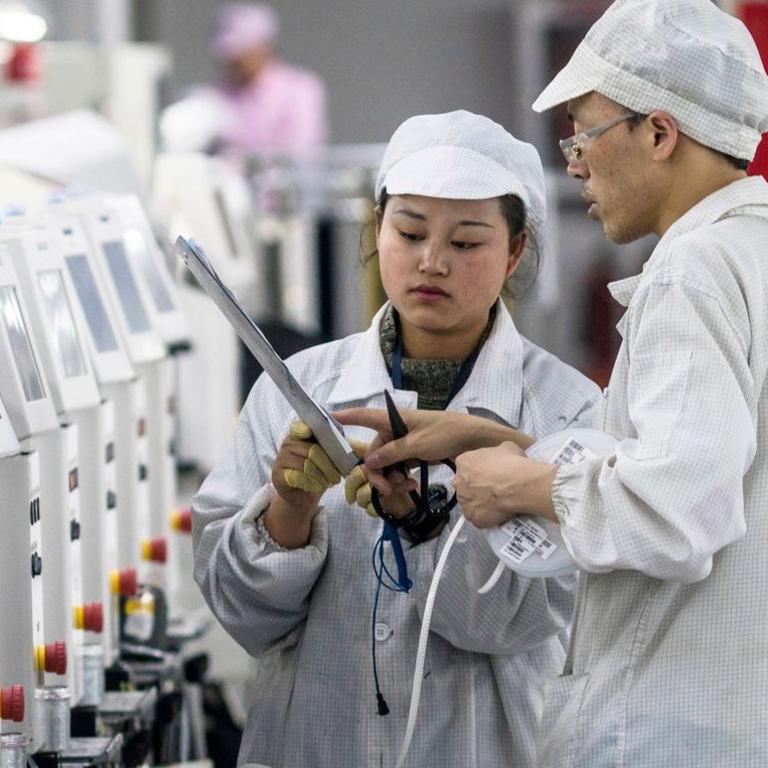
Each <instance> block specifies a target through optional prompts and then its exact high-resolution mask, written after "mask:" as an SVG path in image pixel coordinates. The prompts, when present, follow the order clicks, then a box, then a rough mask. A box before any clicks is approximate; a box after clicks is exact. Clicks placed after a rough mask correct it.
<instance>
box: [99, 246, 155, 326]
mask: <svg viewBox="0 0 768 768" xmlns="http://www.w3.org/2000/svg"><path fill="white" fill-rule="evenodd" d="M102 247H103V248H104V255H105V256H106V257H107V265H108V266H109V271H110V272H111V273H112V282H113V283H114V284H115V288H116V289H117V295H118V298H119V299H120V304H121V306H122V308H123V314H124V315H125V319H126V322H127V323H128V329H129V330H130V332H131V333H132V334H136V333H146V332H147V331H150V330H151V329H152V328H151V326H150V324H149V318H148V317H147V311H146V309H144V305H143V304H142V302H141V296H140V295H139V288H138V286H137V285H136V281H135V280H134V279H133V272H131V268H130V266H128V258H127V257H126V255H125V248H123V244H122V243H121V242H120V241H119V240H112V241H110V242H108V243H102Z"/></svg>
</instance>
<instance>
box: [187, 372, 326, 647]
mask: <svg viewBox="0 0 768 768" xmlns="http://www.w3.org/2000/svg"><path fill="white" fill-rule="evenodd" d="M290 421H291V411H290V408H288V407H287V406H286V404H285V401H284V399H283V398H282V395H280V393H279V392H277V390H276V388H275V386H274V385H273V384H272V382H271V381H270V380H269V379H268V378H267V377H266V376H262V377H261V378H260V379H259V380H258V381H257V383H256V384H255V386H254V387H253V389H252V390H251V394H250V396H249V398H248V401H247V402H246V404H245V406H244V407H243V410H242V413H241V414H240V420H239V422H238V426H237V432H236V435H235V441H234V444H233V446H232V447H231V448H230V450H229V452H228V453H227V455H226V456H225V458H224V459H223V460H222V461H221V463H220V464H219V465H218V466H217V467H216V468H215V469H214V470H213V472H211V474H210V475H209V476H208V478H207V479H206V480H205V482H204V483H203V485H202V487H201V489H200V491H199V492H198V494H197V495H196V496H195V499H194V502H193V506H192V511H193V541H194V575H195V581H196V582H197V584H198V586H199V587H200V589H201V591H202V593H203V596H204V597H205V600H206V602H207V603H208V605H209V606H210V608H211V610H212V611H213V613H214V615H215V616H216V618H217V619H218V620H219V622H220V623H221V625H222V626H223V627H224V629H225V630H226V631H227V632H228V633H229V634H230V635H231V636H232V637H233V638H234V639H235V640H236V641H237V642H238V643H239V644H240V645H241V646H242V647H243V648H244V649H245V650H246V651H247V652H248V653H250V654H251V655H253V656H257V655H259V654H262V653H265V652H267V651H268V650H270V649H271V648H272V647H273V646H274V644H275V643H277V642H278V641H281V640H282V641H283V642H290V640H291V639H292V635H291V633H292V631H293V630H295V629H296V628H297V627H299V626H300V624H301V623H302V622H303V620H304V619H305V617H306V614H307V607H308V598H309V595H310V592H311V591H312V587H313V586H314V584H315V581H316V580H317V578H318V576H319V574H320V572H321V570H322V568H323V564H324V563H325V557H326V553H327V529H326V525H325V521H324V517H323V514H322V512H321V513H320V514H318V516H317V517H316V518H315V520H314V522H313V527H312V534H311V537H310V542H309V544H308V545H307V546H306V547H302V548H300V549H294V550H285V549H283V548H282V547H279V546H278V545H276V544H275V543H274V542H273V541H272V540H271V538H270V537H269V536H268V535H267V534H266V531H265V530H264V528H263V527H262V526H260V525H259V524H258V519H259V517H260V515H261V514H262V513H263V512H264V510H265V509H266V508H267V507H268V506H269V503H270V500H271V498H272V495H273V493H274V489H273V488H272V486H271V484H270V477H271V473H272V464H273V462H274V458H275V456H276V455H277V451H278V449H279V446H280V444H281V443H282V441H283V439H284V437H285V435H286V434H287V431H288V425H289V423H290Z"/></svg>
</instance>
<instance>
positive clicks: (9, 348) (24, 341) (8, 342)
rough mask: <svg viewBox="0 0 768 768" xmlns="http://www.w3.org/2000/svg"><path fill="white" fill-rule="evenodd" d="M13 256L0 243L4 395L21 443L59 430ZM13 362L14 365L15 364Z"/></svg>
mask: <svg viewBox="0 0 768 768" xmlns="http://www.w3.org/2000/svg"><path fill="white" fill-rule="evenodd" d="M31 328H32V326H31V324H30V322H29V314H28V312H27V308H26V303H25V301H24V297H23V296H22V294H21V290H20V288H19V281H18V277H17V275H16V271H15V269H14V268H13V263H12V259H11V254H10V245H9V244H8V243H6V242H1V241H0V359H2V360H7V361H8V363H7V364H5V365H2V366H0V393H2V396H3V399H4V401H5V406H6V409H7V411H8V416H9V417H10V419H11V423H12V425H13V428H14V431H15V432H16V436H17V438H19V440H26V439H27V438H29V437H31V436H32V435H38V434H40V433H42V432H47V431H53V430H55V429H58V426H59V423H58V419H57V418H56V409H55V408H54V405H53V401H52V400H51V397H50V395H49V392H50V389H49V387H48V381H47V380H46V378H45V375H44V373H43V370H42V368H41V366H40V364H39V362H38V361H39V360H40V351H39V349H38V347H37V343H36V341H35V338H34V336H33V335H32V332H31ZM11 361H13V362H11Z"/></svg>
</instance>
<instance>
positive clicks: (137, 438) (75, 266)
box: [47, 213, 148, 663]
mask: <svg viewBox="0 0 768 768" xmlns="http://www.w3.org/2000/svg"><path fill="white" fill-rule="evenodd" d="M47 226H48V228H49V229H50V231H51V232H52V236H53V237H54V238H55V240H56V243H57V247H58V248H59V249H60V251H61V254H62V256H63V258H64V263H65V265H66V268H67V273H68V275H69V277H70V280H71V283H72V285H73V287H74V294H75V296H76V297H77V303H78V305H79V307H80V309H81V312H82V315H83V317H84V318H85V332H84V337H85V338H84V341H85V346H86V348H87V349H88V353H89V356H90V360H91V364H92V366H93V369H94V371H95V373H96V379H97V381H98V383H99V386H100V388H101V394H102V397H103V398H105V399H107V400H109V401H111V402H112V404H113V412H112V416H113V420H114V421H113V423H114V435H115V438H114V445H113V446H112V447H110V446H107V448H106V455H105V457H104V458H105V462H106V467H107V495H106V508H107V514H106V515H105V516H104V517H103V518H102V523H103V524H102V529H101V531H100V533H98V534H96V535H97V536H98V537H99V539H100V540H101V541H103V542H105V543H106V546H107V549H106V550H105V551H104V555H105V558H106V566H107V567H110V566H112V567H114V568H115V570H113V571H110V575H109V578H110V587H109V592H110V593H111V595H113V596H115V595H119V594H123V595H126V596H130V595H133V594H134V593H135V591H136V585H137V579H138V577H137V567H138V559H139V558H138V555H139V547H140V540H139V534H138V531H137V527H136V510H137V507H140V506H141V503H142V502H144V503H145V504H146V499H147V497H148V488H147V481H146V479H142V473H141V470H140V468H141V466H142V465H146V462H147V460H148V453H147V439H146V418H147V416H146V391H145V385H144V381H143V379H140V378H139V377H137V376H136V373H135V371H134V369H133V366H132V365H131V363H130V360H129V359H128V355H127V352H126V350H125V349H124V347H123V346H122V343H121V340H120V337H119V335H118V333H117V330H116V319H115V317H114V313H113V310H112V307H111V305H110V304H109V303H108V302H105V300H104V296H105V293H106V292H105V288H104V287H103V285H102V283H101V276H100V275H99V274H97V273H96V272H94V270H93V268H92V266H91V260H90V257H89V251H90V249H91V244H90V241H89V240H88V237H87V234H86V232H85V228H84V226H83V224H82V222H81V221H80V219H79V218H78V217H76V216H72V215H64V214H62V213H56V214H55V215H52V216H50V217H49V218H48V220H47ZM108 417H109V415H107V418H108ZM110 481H112V482H113V483H114V485H111V484H110ZM110 547H111V548H113V549H112V550H111V551H110V549H109V548H110ZM115 547H116V548H117V552H116V555H115V554H114V548H115ZM113 564H114V565H113ZM105 599H106V596H105ZM109 599H110V600H111V598H109ZM113 607H114V606H113ZM113 615H114V611H113ZM109 661H110V659H109V658H108V659H107V663H109Z"/></svg>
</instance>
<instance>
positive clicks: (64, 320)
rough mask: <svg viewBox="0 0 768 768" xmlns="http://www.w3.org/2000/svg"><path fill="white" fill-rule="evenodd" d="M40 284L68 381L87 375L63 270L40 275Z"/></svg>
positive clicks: (54, 339) (54, 343)
mask: <svg viewBox="0 0 768 768" xmlns="http://www.w3.org/2000/svg"><path fill="white" fill-rule="evenodd" d="M37 283H38V285H39V286H40V293H41V294H42V297H43V304H44V305H45V313H46V315H47V316H48V323H49V327H50V329H51V330H52V331H53V346H54V347H55V348H56V352H57V354H58V356H59V360H61V364H62V367H63V368H64V376H66V378H68V379H71V378H73V377H75V376H84V375H85V374H86V373H88V369H87V368H86V365H85V357H84V356H83V353H82V348H81V346H80V336H79V335H78V333H77V326H76V325H75V319H74V317H72V307H71V306H70V304H69V297H68V296H67V292H66V290H65V288H64V279H63V277H62V274H61V271H60V270H58V269H51V270H48V271H46V272H40V274H38V276H37Z"/></svg>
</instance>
